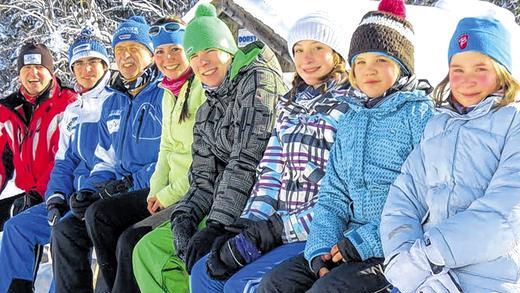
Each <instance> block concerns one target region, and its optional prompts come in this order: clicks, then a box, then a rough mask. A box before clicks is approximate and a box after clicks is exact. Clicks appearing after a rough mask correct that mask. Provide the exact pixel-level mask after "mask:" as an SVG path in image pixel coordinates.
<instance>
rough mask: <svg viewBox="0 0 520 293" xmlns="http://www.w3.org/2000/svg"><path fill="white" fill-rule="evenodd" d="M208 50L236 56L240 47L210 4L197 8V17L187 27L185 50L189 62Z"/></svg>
mask: <svg viewBox="0 0 520 293" xmlns="http://www.w3.org/2000/svg"><path fill="white" fill-rule="evenodd" d="M207 49H219V50H222V51H225V52H228V53H229V54H231V55H235V53H236V52H237V51H238V47H237V45H236V42H235V38H233V34H231V31H230V30H229V28H228V27H227V25H226V24H225V23H224V22H223V21H222V20H220V19H218V18H217V10H216V9H215V6H213V5H211V4H210V3H203V4H200V5H199V7H197V10H196V11H195V17H194V18H193V19H192V20H191V21H190V22H189V23H188V25H187V26H186V32H185V33H184V50H185V52H186V57H188V60H189V59H190V58H191V56H193V55H194V54H196V53H198V52H200V51H204V50H207Z"/></svg>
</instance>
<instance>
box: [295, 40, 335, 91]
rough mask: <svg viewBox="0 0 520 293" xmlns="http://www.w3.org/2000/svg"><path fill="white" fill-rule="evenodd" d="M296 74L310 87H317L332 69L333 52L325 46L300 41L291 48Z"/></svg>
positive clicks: (309, 41)
mask: <svg viewBox="0 0 520 293" xmlns="http://www.w3.org/2000/svg"><path fill="white" fill-rule="evenodd" d="M293 53H294V64H295V66H296V72H297V73H298V75H299V76H300V77H301V78H302V79H303V81H305V83H306V84H308V85H310V86H317V85H319V84H321V83H322V82H323V78H324V77H325V76H326V75H327V74H329V73H330V72H331V71H332V69H333V68H334V51H333V50H332V49H331V48H330V47H329V46H327V45H325V44H323V43H320V42H317V41H312V40H302V41H299V42H297V43H296V44H295V45H294V48H293Z"/></svg>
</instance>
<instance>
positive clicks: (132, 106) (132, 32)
mask: <svg viewBox="0 0 520 293" xmlns="http://www.w3.org/2000/svg"><path fill="white" fill-rule="evenodd" d="M148 30H149V26H148V24H147V23H146V20H145V19H144V17H140V16H133V17H130V18H129V19H128V20H125V21H124V22H122V23H121V24H120V25H119V26H118V28H117V29H116V31H115V33H114V36H113V40H112V47H113V49H114V57H115V60H116V63H117V66H118V69H119V74H117V75H115V76H114V77H113V78H112V81H111V83H110V92H111V96H110V97H109V98H108V99H107V100H106V101H105V103H104V104H103V110H102V112H101V118H100V120H99V124H98V131H99V132H98V133H99V143H98V145H97V147H96V149H95V152H94V155H95V158H94V160H95V165H94V167H93V169H92V171H91V173H90V180H89V183H90V185H84V186H82V187H83V188H82V189H81V190H79V191H78V192H76V193H75V194H73V195H72V197H71V199H70V205H71V210H72V213H73V214H74V216H76V218H77V219H79V220H82V219H84V222H83V224H81V222H80V221H77V222H76V223H80V224H79V225H77V226H76V227H72V226H66V225H61V223H59V224H58V225H57V226H56V227H55V229H54V231H53V232H54V233H53V235H52V241H53V247H52V252H53V256H54V258H55V262H56V263H57V264H56V265H55V276H56V289H57V291H58V292H90V291H91V290H92V273H91V271H90V267H89V266H86V265H85V264H86V262H87V261H88V251H89V250H90V249H91V248H92V246H94V248H95V251H96V255H97V261H98V264H99V265H100V269H101V273H102V276H103V279H104V280H105V282H106V285H107V286H108V291H110V292H116V291H115V290H112V286H113V284H114V279H115V275H116V272H117V265H118V261H117V258H120V257H125V258H129V259H130V260H131V251H132V250H131V249H126V250H118V252H117V253H116V247H118V246H121V245H126V244H127V242H126V241H125V240H123V241H119V243H118V239H119V236H120V235H121V233H122V232H123V231H124V230H125V229H126V228H127V227H128V226H130V225H132V224H134V223H136V222H138V221H140V220H142V219H144V218H146V217H148V216H149V215H150V213H149V212H148V210H147V203H146V198H147V196H148V193H149V188H148V187H149V182H150V177H151V175H152V174H153V172H154V170H155V164H156V162H157V158H158V153H159V144H160V140H161V131H162V124H161V121H162V109H161V105H162V97H163V93H164V92H163V91H164V90H163V89H162V88H159V87H158V86H157V85H158V83H159V81H160V72H159V71H158V69H157V67H156V66H155V64H153V62H152V52H153V49H152V41H151V40H150V38H149V36H148ZM99 182H104V183H103V184H102V185H101V184H99V185H97V184H98V183H99ZM98 188H99V192H97V191H96V190H97V189H98ZM120 251H129V253H128V255H124V256H121V255H120V253H119V252H120ZM116 254H117V258H116Z"/></svg>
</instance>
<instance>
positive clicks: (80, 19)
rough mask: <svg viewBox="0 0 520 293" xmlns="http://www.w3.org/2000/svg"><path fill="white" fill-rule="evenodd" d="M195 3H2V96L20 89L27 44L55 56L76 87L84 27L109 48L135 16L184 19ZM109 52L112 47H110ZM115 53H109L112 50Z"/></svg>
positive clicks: (89, 0)
mask: <svg viewBox="0 0 520 293" xmlns="http://www.w3.org/2000/svg"><path fill="white" fill-rule="evenodd" d="M195 2H196V0H155V1H152V0H132V1H130V0H97V1H95V0H59V1H58V0H31V1H27V0H2V1H1V2H0V3H1V4H0V96H1V97H5V96H6V95H8V94H10V93H11V92H13V91H14V90H15V89H16V88H17V87H18V81H17V72H16V57H17V56H18V49H19V48H20V47H21V45H22V44H23V43H25V42H26V41H30V40H36V41H39V42H43V43H45V44H46V45H47V46H48V47H49V49H50V50H51V51H52V52H53V53H54V57H55V60H56V63H55V65H56V66H55V67H56V73H57V75H58V76H59V77H60V79H62V81H64V82H65V84H68V85H71V78H72V77H71V73H70V72H69V70H68V67H67V49H68V46H69V44H70V43H71V42H72V40H73V39H74V36H75V35H76V34H78V33H79V31H80V30H81V29H82V27H84V26H85V25H89V26H92V27H93V28H94V31H95V34H96V35H97V36H98V37H99V38H101V39H102V40H103V41H105V43H106V44H107V46H108V45H109V44H110V39H111V35H112V32H113V31H114V29H115V27H116V25H117V24H118V23H119V22H120V21H121V20H123V19H126V18H127V17H129V16H131V15H143V16H145V17H146V18H147V19H148V21H153V20H155V19H157V18H159V17H161V16H164V15H166V14H177V15H183V14H185V13H186V12H187V11H188V10H189V9H190V8H191V7H192V6H193V5H194V3H195ZM107 48H108V47H107ZM108 49H110V48H108Z"/></svg>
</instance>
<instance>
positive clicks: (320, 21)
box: [287, 11, 349, 61]
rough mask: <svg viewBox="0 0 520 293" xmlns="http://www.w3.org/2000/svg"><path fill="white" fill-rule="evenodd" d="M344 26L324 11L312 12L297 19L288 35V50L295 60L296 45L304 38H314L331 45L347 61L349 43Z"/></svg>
mask: <svg viewBox="0 0 520 293" xmlns="http://www.w3.org/2000/svg"><path fill="white" fill-rule="evenodd" d="M344 31H345V29H344V28H343V26H342V25H341V24H340V23H338V22H336V21H334V20H333V19H332V17H331V16H330V15H329V14H328V13H326V12H324V11H318V12H313V13H310V14H308V15H306V16H304V17H302V18H300V19H298V20H297V21H296V23H295V24H294V25H293V26H292V28H291V29H290V31H289V35H288V36H287V50H289V54H290V55H291V58H292V59H293V61H294V52H293V48H294V45H295V44H296V43H297V42H299V41H302V40H313V41H318V42H320V43H323V44H325V45H327V46H329V47H331V48H332V49H333V50H334V51H336V53H338V54H339V55H340V56H341V57H342V58H343V59H344V60H345V61H347V57H348V49H349V43H348V39H347V37H346V36H345V33H344Z"/></svg>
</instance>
